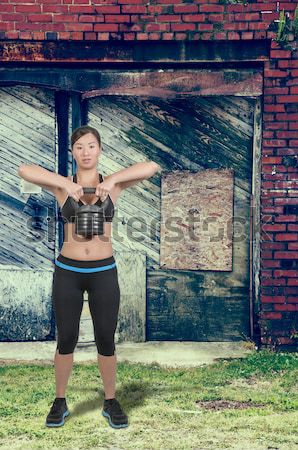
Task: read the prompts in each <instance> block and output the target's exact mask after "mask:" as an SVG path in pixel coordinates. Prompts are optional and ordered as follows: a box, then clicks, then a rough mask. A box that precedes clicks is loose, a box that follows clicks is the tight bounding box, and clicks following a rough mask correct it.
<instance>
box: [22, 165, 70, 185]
mask: <svg viewBox="0 0 298 450" xmlns="http://www.w3.org/2000/svg"><path fill="white" fill-rule="evenodd" d="M18 174H19V176H20V177H21V178H23V179H24V180H26V181H29V182H30V183H33V184H37V185H43V184H46V185H48V186H52V187H59V188H63V187H64V183H65V182H66V180H67V179H66V178H65V177H63V176H62V175H59V174H58V173H56V172H50V171H49V170H47V169H44V168H43V167H40V166H38V165H36V164H22V165H21V166H19V168H18Z"/></svg>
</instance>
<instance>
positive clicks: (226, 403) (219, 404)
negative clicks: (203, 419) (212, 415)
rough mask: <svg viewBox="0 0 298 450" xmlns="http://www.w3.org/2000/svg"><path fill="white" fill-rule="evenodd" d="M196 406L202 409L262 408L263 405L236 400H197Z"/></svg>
mask: <svg viewBox="0 0 298 450" xmlns="http://www.w3.org/2000/svg"><path fill="white" fill-rule="evenodd" d="M196 406H197V407H198V408H203V409H212V410H219V409H247V408H263V407H264V406H265V405H263V404H261V403H253V402H241V401H237V400H197V401H196Z"/></svg>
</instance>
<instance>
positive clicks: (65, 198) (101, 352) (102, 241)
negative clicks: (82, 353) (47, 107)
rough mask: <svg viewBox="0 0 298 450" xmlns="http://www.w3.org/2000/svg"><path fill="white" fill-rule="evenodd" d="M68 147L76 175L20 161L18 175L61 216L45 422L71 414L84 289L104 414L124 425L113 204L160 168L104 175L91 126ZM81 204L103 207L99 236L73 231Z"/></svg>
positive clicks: (57, 422) (151, 165)
mask: <svg viewBox="0 0 298 450" xmlns="http://www.w3.org/2000/svg"><path fill="white" fill-rule="evenodd" d="M71 151H72V155H73V158H74V159H75V160H76V163H77V173H76V174H75V176H74V177H72V176H67V177H64V176H62V175H59V174H57V173H53V172H50V171H48V170H46V169H44V168H42V167H40V166H37V165H21V166H20V167H19V170H18V173H19V175H20V176H21V177H22V178H24V179H25V180H27V181H30V182H32V183H34V184H37V185H39V186H41V187H42V188H44V189H47V190H49V191H50V192H52V193H53V194H54V195H55V197H56V199H57V202H58V204H59V207H60V208H61V216H62V217H63V218H64V220H65V224H64V242H63V245H62V248H61V251H60V254H59V256H58V258H57V259H56V260H55V269H54V274H53V297H52V298H53V306H54V312H55V320H56V325H57V348H56V353H55V358H54V362H55V380H56V398H55V400H54V402H53V404H52V406H51V409H50V412H49V414H48V416H47V418H46V425H47V426H52V427H53V426H62V425H64V418H65V417H66V416H68V415H69V410H68V407H67V403H66V398H65V391H66V387H67V383H68V379H69V376H70V373H71V370H72V366H73V352H74V349H75V346H76V344H77V340H78V335H79V323H80V317H81V312H82V307H83V293H84V291H85V290H87V292H88V301H89V309H90V313H91V316H92V321H93V326H94V337H95V342H96V346H97V352H98V355H97V358H98V366H99V371H100V374H101V377H102V381H103V385H104V392H105V398H104V404H103V409H102V414H103V416H104V417H106V418H107V419H108V420H109V424H110V425H111V426H112V427H113V428H122V427H126V426H128V418H127V415H126V414H125V413H124V411H123V410H122V408H121V405H120V403H119V401H118V400H117V399H116V398H115V382H116V364H117V360H116V355H115V353H114V351H115V344H114V335H115V330H116V326H117V319H118V310H119V301H120V291H119V284H118V273H117V267H116V264H115V259H114V256H113V248H112V243H111V239H110V237H111V228H112V220H113V215H114V206H115V205H116V202H117V198H118V197H119V195H120V193H121V191H122V190H123V189H125V188H127V187H129V186H132V185H134V184H136V183H138V182H139V181H142V180H144V179H147V178H150V177H151V176H153V175H154V174H155V173H156V172H157V171H158V169H159V168H160V166H159V165H158V164H157V163H155V162H153V161H149V162H141V163H136V164H134V165H132V166H131V167H129V168H127V169H122V170H120V171H118V172H115V173H113V174H112V175H109V176H107V177H105V179H104V180H103V178H102V176H101V174H99V173H98V172H97V165H98V159H99V157H100V155H101V153H102V146H101V138H100V135H99V133H98V131H97V130H96V129H95V128H93V127H90V126H87V125H86V126H82V127H79V128H77V129H76V130H75V131H74V132H73V134H72V136H71ZM83 187H94V188H96V192H95V195H90V194H84V192H83ZM70 197H72V199H74V200H75V201H77V202H79V203H81V204H83V203H84V204H94V203H97V204H99V205H100V204H101V202H103V201H104V200H106V199H108V200H107V204H106V205H105V222H104V231H103V235H94V236H92V237H91V238H90V237H84V236H82V235H78V234H76V233H75V222H74V219H75V210H74V208H73V204H72V200H71V198H70Z"/></svg>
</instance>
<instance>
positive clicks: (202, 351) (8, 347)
mask: <svg viewBox="0 0 298 450" xmlns="http://www.w3.org/2000/svg"><path fill="white" fill-rule="evenodd" d="M55 349H56V342H55V341H44V342H1V343H0V364H1V365H4V364H12V363H14V362H18V363H19V362H21V361H24V363H28V362H30V363H37V364H40V363H43V364H53V363H54V355H55ZM253 351H254V348H253V345H252V348H249V346H248V345H247V343H246V342H245V341H237V342H177V341H147V342H123V343H119V344H117V343H116V355H117V361H118V362H123V361H128V362H132V363H138V362H139V363H143V364H152V363H157V364H160V365H161V366H164V367H196V366H202V365H205V364H211V363H213V362H214V361H215V360H216V359H218V358H241V357H245V356H246V355H247V354H249V353H252V352H253ZM96 360H97V349H96V346H95V344H94V343H93V342H92V343H90V344H87V343H84V344H77V347H76V349H75V352H74V362H87V361H88V362H89V361H91V362H96Z"/></svg>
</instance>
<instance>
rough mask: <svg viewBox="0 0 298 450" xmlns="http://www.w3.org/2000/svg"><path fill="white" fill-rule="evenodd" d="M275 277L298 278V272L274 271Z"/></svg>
mask: <svg viewBox="0 0 298 450" xmlns="http://www.w3.org/2000/svg"><path fill="white" fill-rule="evenodd" d="M273 274H274V276H275V277H277V278H280V277H288V278H296V277H297V278H298V271H297V270H281V269H279V270H274V273H273Z"/></svg>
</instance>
